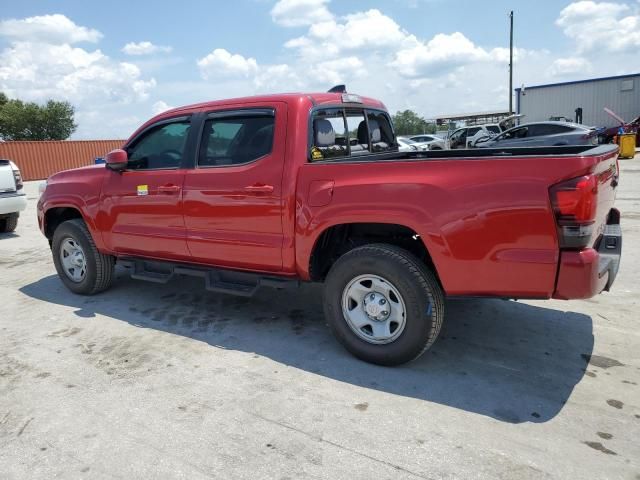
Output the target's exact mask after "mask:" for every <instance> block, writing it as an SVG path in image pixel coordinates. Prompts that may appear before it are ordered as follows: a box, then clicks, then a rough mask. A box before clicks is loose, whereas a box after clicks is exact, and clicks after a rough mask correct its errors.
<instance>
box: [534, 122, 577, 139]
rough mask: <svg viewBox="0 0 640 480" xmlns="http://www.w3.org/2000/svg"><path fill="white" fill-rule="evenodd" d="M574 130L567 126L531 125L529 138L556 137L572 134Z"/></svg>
mask: <svg viewBox="0 0 640 480" xmlns="http://www.w3.org/2000/svg"><path fill="white" fill-rule="evenodd" d="M572 130H573V128H572V127H569V126H567V125H553V124H550V125H544V124H542V125H531V126H530V127H529V131H530V133H529V136H530V137H536V136H540V135H556V134H559V133H568V132H571V131H572Z"/></svg>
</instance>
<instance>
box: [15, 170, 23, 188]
mask: <svg viewBox="0 0 640 480" xmlns="http://www.w3.org/2000/svg"><path fill="white" fill-rule="evenodd" d="M13 178H14V180H15V181H16V190H20V189H21V188H22V187H23V183H22V175H20V170H18V169H17V168H16V169H14V170H13Z"/></svg>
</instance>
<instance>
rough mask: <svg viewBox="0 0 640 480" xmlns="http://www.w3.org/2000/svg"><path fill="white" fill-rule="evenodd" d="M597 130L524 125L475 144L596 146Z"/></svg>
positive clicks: (548, 124)
mask: <svg viewBox="0 0 640 480" xmlns="http://www.w3.org/2000/svg"><path fill="white" fill-rule="evenodd" d="M597 144H598V134H597V130H596V129H595V128H592V127H586V126H584V125H579V124H577V123H569V122H535V123H525V124H522V125H518V126H517V127H513V128H510V129H509V130H507V131H505V132H502V133H501V134H500V135H498V136H497V137H492V138H491V137H488V138H486V140H484V141H482V140H479V141H478V142H476V147H478V148H498V147H557V146H562V145H597Z"/></svg>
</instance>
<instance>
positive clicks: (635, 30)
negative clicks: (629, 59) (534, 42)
mask: <svg viewBox="0 0 640 480" xmlns="http://www.w3.org/2000/svg"><path fill="white" fill-rule="evenodd" d="M556 25H558V26H559V27H561V28H562V29H563V31H564V33H565V35H567V36H568V37H569V38H571V39H573V40H574V41H575V45H576V48H577V50H578V52H580V53H584V52H590V51H598V50H600V51H609V52H624V51H627V52H630V51H634V50H637V49H638V47H640V13H639V9H638V6H637V5H636V7H634V8H632V7H630V6H629V5H627V4H623V3H610V2H594V1H591V0H585V1H578V2H574V3H572V4H570V5H569V6H567V7H565V8H564V9H563V10H562V11H561V12H560V16H559V17H558V19H557V20H556Z"/></svg>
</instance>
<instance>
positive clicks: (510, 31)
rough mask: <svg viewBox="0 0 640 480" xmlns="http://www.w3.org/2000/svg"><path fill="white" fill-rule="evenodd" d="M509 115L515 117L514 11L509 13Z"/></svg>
mask: <svg viewBox="0 0 640 480" xmlns="http://www.w3.org/2000/svg"><path fill="white" fill-rule="evenodd" d="M509 24H510V25H509V115H513V10H511V13H509Z"/></svg>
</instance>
